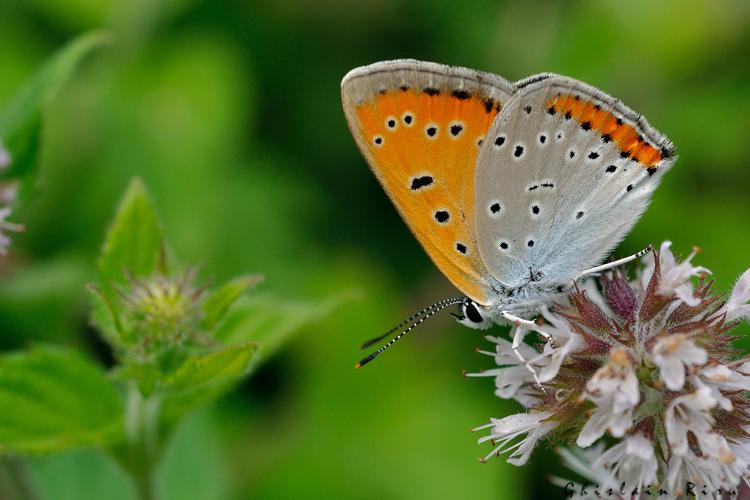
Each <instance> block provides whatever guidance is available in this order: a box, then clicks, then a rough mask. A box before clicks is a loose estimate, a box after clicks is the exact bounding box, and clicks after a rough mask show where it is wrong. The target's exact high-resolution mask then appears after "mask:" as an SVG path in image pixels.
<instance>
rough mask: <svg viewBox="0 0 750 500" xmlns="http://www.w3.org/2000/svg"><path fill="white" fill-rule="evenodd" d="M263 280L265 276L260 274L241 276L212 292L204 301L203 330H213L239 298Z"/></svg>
mask: <svg viewBox="0 0 750 500" xmlns="http://www.w3.org/2000/svg"><path fill="white" fill-rule="evenodd" d="M262 280H263V276H258V275H255V276H241V277H239V278H235V279H233V280H232V281H230V282H229V283H226V284H225V285H224V286H222V287H221V288H219V289H218V290H216V291H215V292H213V293H211V295H209V296H208V297H207V298H206V300H205V302H204V303H203V312H204V317H203V321H202V322H201V327H202V328H203V330H205V331H207V332H210V331H211V330H213V329H214V328H215V327H216V326H217V325H218V324H219V323H220V322H221V320H222V319H224V317H225V316H226V314H227V312H229V309H230V308H231V307H232V305H234V303H235V302H237V299H239V298H240V297H242V294H243V293H245V292H246V291H247V290H248V289H250V288H251V287H252V286H254V285H256V284H257V283H260V282H261V281H262Z"/></svg>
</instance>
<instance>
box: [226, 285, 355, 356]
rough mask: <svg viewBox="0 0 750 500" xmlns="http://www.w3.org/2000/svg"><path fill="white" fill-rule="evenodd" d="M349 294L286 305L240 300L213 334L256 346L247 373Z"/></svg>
mask: <svg viewBox="0 0 750 500" xmlns="http://www.w3.org/2000/svg"><path fill="white" fill-rule="evenodd" d="M350 299H351V294H348V293H343V294H340V295H338V296H334V297H331V298H328V299H324V300H318V301H309V302H302V301H290V300H285V299H280V298H278V297H273V296H270V295H260V296H254V297H247V298H243V299H242V300H241V301H240V302H239V303H238V304H237V305H236V306H235V307H233V308H232V310H231V311H230V312H229V314H228V315H227V318H226V319H225V321H224V323H223V324H222V325H221V327H219V330H218V331H217V332H216V338H217V339H218V340H222V341H224V342H256V343H257V344H258V354H257V355H256V356H255V357H254V359H253V361H252V366H251V369H254V368H255V367H256V366H258V365H260V364H261V363H263V362H264V361H265V360H266V359H268V358H269V357H270V356H272V355H273V354H274V353H276V351H278V350H279V349H280V348H281V347H282V346H283V345H284V344H285V343H286V342H287V341H289V340H290V339H291V338H292V337H293V336H294V335H295V334H297V333H299V332H300V331H301V330H302V329H303V328H304V327H306V326H308V325H310V324H311V323H314V322H316V321H319V320H321V319H323V318H325V317H326V316H328V315H329V314H331V312H333V311H334V310H335V309H336V308H337V307H339V306H340V305H341V304H342V303H343V302H345V301H347V300H350Z"/></svg>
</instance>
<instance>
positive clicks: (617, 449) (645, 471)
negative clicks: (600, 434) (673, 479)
mask: <svg viewBox="0 0 750 500" xmlns="http://www.w3.org/2000/svg"><path fill="white" fill-rule="evenodd" d="M592 465H593V467H594V468H596V467H608V466H611V468H612V472H611V477H612V478H617V481H616V482H617V483H618V484H620V483H623V482H624V483H625V485H626V487H627V488H628V490H630V491H632V490H633V489H634V488H637V489H638V490H640V491H642V490H643V489H644V487H645V486H648V485H650V484H653V483H654V481H656V472H657V470H658V468H659V467H658V463H657V461H656V454H655V453H654V447H653V446H652V445H651V441H649V440H648V439H647V438H646V437H645V436H644V435H643V434H641V433H638V434H634V435H632V436H628V437H627V438H625V439H624V440H623V441H620V442H619V443H618V444H616V445H614V446H612V447H611V448H610V449H608V450H607V451H606V452H604V453H603V454H602V455H601V456H600V457H599V458H597V459H596V460H595V461H594V463H593V464H592Z"/></svg>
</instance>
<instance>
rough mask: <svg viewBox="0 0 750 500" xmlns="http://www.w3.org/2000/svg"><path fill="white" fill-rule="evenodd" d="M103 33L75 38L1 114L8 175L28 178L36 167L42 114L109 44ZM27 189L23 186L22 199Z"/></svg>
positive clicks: (108, 38)
mask: <svg viewBox="0 0 750 500" xmlns="http://www.w3.org/2000/svg"><path fill="white" fill-rule="evenodd" d="M110 38H111V37H110V35H109V34H107V33H105V32H100V31H99V32H91V33H87V34H84V35H81V36H80V37H78V38H76V39H75V40H73V41H72V42H70V43H68V44H67V45H66V46H65V47H63V48H62V49H60V50H59V51H58V52H57V53H56V54H55V55H54V56H52V58H50V59H49V60H48V61H47V62H46V63H45V64H44V65H43V66H42V67H41V68H40V69H39V70H38V71H37V72H36V74H35V75H34V76H32V77H31V79H29V80H28V81H27V82H26V84H25V85H24V86H23V87H22V88H21V89H20V90H19V92H18V94H16V96H15V98H14V99H13V100H12V101H11V102H10V103H9V104H8V105H7V106H6V107H5V109H4V110H3V111H2V113H0V142H2V143H3V144H4V146H5V148H6V149H7V150H8V151H9V152H10V155H11V158H12V159H13V162H12V164H11V168H10V169H9V170H8V172H7V175H8V176H12V177H17V178H18V177H27V176H29V175H30V174H31V173H33V170H34V167H35V166H36V164H37V157H38V150H39V136H40V132H41V129H42V120H43V113H44V111H45V108H46V107H47V105H48V104H49V103H50V101H51V100H52V99H54V98H55V95H56V94H57V93H58V91H59V90H60V88H61V87H62V86H63V85H64V84H65V82H66V81H67V80H68V79H69V78H70V76H71V75H72V74H73V73H74V71H75V70H76V68H77V67H78V65H79V64H80V63H81V61H82V60H83V59H84V58H85V57H86V56H87V55H89V54H90V53H91V52H92V51H93V50H94V49H96V48H98V47H100V46H102V45H103V44H105V43H107V42H108V41H109V40H110ZM25 187H26V186H22V188H21V195H23V192H24V190H25Z"/></svg>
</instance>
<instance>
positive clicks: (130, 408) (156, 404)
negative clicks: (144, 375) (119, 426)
mask: <svg viewBox="0 0 750 500" xmlns="http://www.w3.org/2000/svg"><path fill="white" fill-rule="evenodd" d="M160 409H161V400H160V398H159V397H158V396H157V395H152V396H149V397H147V398H144V397H143V395H142V394H141V391H140V390H139V389H138V387H136V386H135V384H133V385H131V386H130V387H129V388H128V401H127V409H126V416H125V433H126V436H127V450H126V451H125V454H126V457H125V460H124V463H123V465H125V467H126V469H127V470H128V472H129V473H130V475H131V477H132V478H133V481H134V482H135V484H136V489H137V491H138V497H139V498H140V500H154V499H155V498H156V492H155V489H154V486H155V485H154V469H155V466H156V463H157V461H158V458H159V452H160V443H159V411H160Z"/></svg>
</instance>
